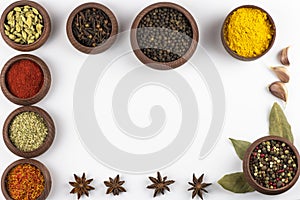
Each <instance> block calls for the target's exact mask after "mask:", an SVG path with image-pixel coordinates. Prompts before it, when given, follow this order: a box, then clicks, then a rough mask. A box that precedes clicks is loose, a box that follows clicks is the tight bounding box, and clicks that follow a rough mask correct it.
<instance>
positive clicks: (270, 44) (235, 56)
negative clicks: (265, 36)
mask: <svg viewBox="0 0 300 200" xmlns="http://www.w3.org/2000/svg"><path fill="white" fill-rule="evenodd" d="M240 8H254V9H258V10H261V11H262V12H264V13H266V14H267V18H268V20H269V22H270V23H271V25H272V29H273V31H274V33H273V37H272V40H271V41H270V43H269V46H268V48H267V49H266V50H265V51H264V52H263V53H262V54H261V55H259V56H256V57H244V56H240V55H238V54H237V53H235V52H234V51H233V50H231V49H230V48H229V47H228V45H227V42H226V39H225V37H224V29H225V27H226V24H227V23H228V20H229V18H230V16H231V15H232V14H233V13H234V12H235V11H237V10H238V9H240ZM275 38H276V25H275V22H274V20H273V18H272V17H271V15H270V14H269V13H268V12H267V11H265V10H264V9H263V8H261V7H258V6H256V5H242V6H239V7H237V8H235V9H233V10H232V11H231V12H230V13H229V14H227V16H226V18H225V20H224V22H223V24H222V28H221V41H222V44H223V47H224V48H225V50H226V51H227V52H228V53H229V54H230V55H231V56H232V57H234V58H236V59H238V60H241V61H253V60H256V59H258V58H260V57H262V56H264V55H265V54H266V53H268V52H269V51H270V49H271V48H272V47H273V45H274V43H275Z"/></svg>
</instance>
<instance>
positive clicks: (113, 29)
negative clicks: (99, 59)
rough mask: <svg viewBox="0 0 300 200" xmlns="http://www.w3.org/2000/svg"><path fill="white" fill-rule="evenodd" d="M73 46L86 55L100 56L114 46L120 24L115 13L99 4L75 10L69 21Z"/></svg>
mask: <svg viewBox="0 0 300 200" xmlns="http://www.w3.org/2000/svg"><path fill="white" fill-rule="evenodd" d="M66 29H67V36H68V38H69V41H70V42H71V44H72V45H73V46H74V47H75V48H76V49H77V50H79V51H81V52H83V53H86V54H98V53H101V52H103V51H105V50H107V49H108V48H109V47H111V46H112V45H113V43H114V42H115V40H116V35H117V34H118V22H117V18H116V17H115V15H114V14H113V12H112V11H111V10H110V9H109V8H107V7H106V6H104V5H102V4H99V3H85V4H82V5H80V6H78V7H77V8H75V9H74V10H73V11H72V12H71V14H70V15H69V18H68V21H67V27H66Z"/></svg>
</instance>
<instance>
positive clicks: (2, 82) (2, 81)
mask: <svg viewBox="0 0 300 200" xmlns="http://www.w3.org/2000/svg"><path fill="white" fill-rule="evenodd" d="M23 59H27V60H31V61H33V62H35V63H36V64H38V65H39V66H40V68H41V70H42V72H43V75H44V83H43V85H42V87H41V89H40V91H39V92H38V93H37V94H35V95H34V96H32V97H30V98H26V99H23V98H19V97H16V96H15V95H13V94H12V93H11V92H10V90H9V88H8V85H7V82H6V74H7V72H8V71H9V69H10V67H11V66H12V65H13V64H14V63H15V62H17V61H19V60H23ZM50 85H51V74H50V71H49V68H48V66H47V64H46V63H45V62H44V61H43V60H41V59H40V58H38V57H36V56H34V55H29V54H22V55H18V56H15V57H13V58H11V59H10V60H9V61H7V63H6V64H5V65H4V67H3V69H2V71H1V75H0V86H1V89H2V91H3V94H4V95H5V96H6V97H7V98H8V99H9V100H10V101H11V102H13V103H15V104H18V105H24V106H28V105H32V104H35V103H37V102H39V101H40V100H42V99H43V98H44V97H45V96H46V94H47V93H48V91H49V88H50Z"/></svg>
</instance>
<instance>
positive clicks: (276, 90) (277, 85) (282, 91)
mask: <svg viewBox="0 0 300 200" xmlns="http://www.w3.org/2000/svg"><path fill="white" fill-rule="evenodd" d="M269 91H270V92H271V94H273V95H274V96H275V97H277V98H279V99H281V100H283V101H284V102H287V98H288V91H287V88H286V86H285V84H284V83H283V82H281V81H276V82H274V83H272V84H271V85H270V86H269Z"/></svg>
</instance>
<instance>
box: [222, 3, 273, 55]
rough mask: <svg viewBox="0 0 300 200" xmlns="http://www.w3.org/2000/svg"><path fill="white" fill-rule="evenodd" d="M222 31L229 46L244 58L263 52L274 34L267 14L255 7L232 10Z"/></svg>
mask: <svg viewBox="0 0 300 200" xmlns="http://www.w3.org/2000/svg"><path fill="white" fill-rule="evenodd" d="M223 31H224V36H225V40H226V42H227V44H228V46H229V48H230V49H231V50H232V51H234V52H236V53H237V54H238V55H240V56H243V57H246V58H253V57H257V56H260V55H261V54H263V53H264V52H265V51H266V50H267V49H268V47H269V45H270V42H271V40H272V37H273V35H274V29H273V27H272V24H271V23H270V21H269V20H268V17H267V14H266V13H265V12H263V11H261V10H259V9H256V8H239V9H238V10H236V11H235V12H233V14H232V15H231V16H230V17H229V19H228V21H227V22H226V26H225V27H224V30H223Z"/></svg>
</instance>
